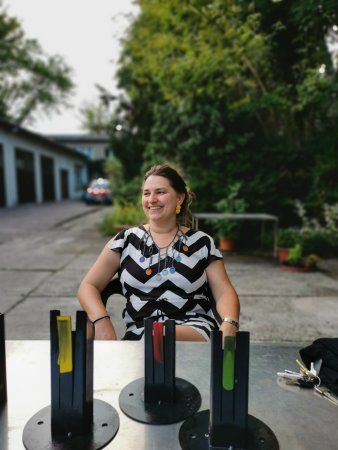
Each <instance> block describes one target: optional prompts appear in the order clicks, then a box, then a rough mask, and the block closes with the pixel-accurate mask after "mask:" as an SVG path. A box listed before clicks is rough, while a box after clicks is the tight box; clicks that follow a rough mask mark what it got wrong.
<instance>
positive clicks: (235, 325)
mask: <svg viewBox="0 0 338 450" xmlns="http://www.w3.org/2000/svg"><path fill="white" fill-rule="evenodd" d="M223 322H227V323H230V325H233V326H234V327H236V328H237V330H239V323H238V322H237V320H234V319H231V318H230V317H224V319H223Z"/></svg>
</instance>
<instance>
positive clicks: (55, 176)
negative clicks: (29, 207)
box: [0, 119, 88, 207]
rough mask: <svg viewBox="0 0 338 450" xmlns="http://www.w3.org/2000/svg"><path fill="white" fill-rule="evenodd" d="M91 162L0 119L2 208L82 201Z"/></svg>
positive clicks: (82, 156) (80, 154) (57, 144)
mask: <svg viewBox="0 0 338 450" xmlns="http://www.w3.org/2000/svg"><path fill="white" fill-rule="evenodd" d="M87 183H88V158H87V157H86V156H85V155H83V154H82V153H79V152H78V151H76V150H74V149H71V148H69V147H66V146H64V145H62V144H60V143H57V142H55V141H53V140H51V139H48V138H46V137H44V136H42V135H40V134H37V133H35V132H31V131H29V130H27V129H25V128H22V127H20V126H17V125H14V124H12V123H9V122H7V121H4V120H2V119H0V207H1V206H6V207H11V206H15V205H18V204H22V203H42V202H47V201H60V200H63V199H80V198H81V196H82V193H83V187H84V186H85V185H86V184H87Z"/></svg>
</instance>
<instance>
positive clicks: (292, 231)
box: [277, 228, 301, 248]
mask: <svg viewBox="0 0 338 450" xmlns="http://www.w3.org/2000/svg"><path fill="white" fill-rule="evenodd" d="M277 237H278V247H283V248H291V247H294V246H295V245H296V244H299V243H300V242H301V237H300V234H299V230H298V229H297V228H279V229H278V235H277Z"/></svg>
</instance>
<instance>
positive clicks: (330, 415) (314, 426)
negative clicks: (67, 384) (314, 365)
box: [0, 341, 338, 450]
mask: <svg viewBox="0 0 338 450" xmlns="http://www.w3.org/2000/svg"><path fill="white" fill-rule="evenodd" d="M302 346H303V345H297V344H292V345H291V344H290V345H289V344H285V345H278V344H268V343H267V344H260V343H251V345H250V384H249V413H250V414H251V415H253V416H255V417H257V418H258V419H260V420H262V421H263V422H264V423H265V424H266V425H268V426H269V427H270V428H271V429H272V430H273V432H274V433H275V435H276V437H277V439H278V441H279V445H280V449H281V450H286V449H288V450H318V449H321V448H323V449H325V450H336V449H337V425H338V408H337V407H336V406H335V405H333V404H331V403H330V402H329V401H328V400H325V399H324V398H322V397H320V396H319V395H318V394H316V393H315V392H314V391H313V390H312V389H305V388H299V387H295V386H292V387H291V386H286V385H285V384H282V383H281V381H280V380H279V379H278V378H277V376H276V372H277V371H283V370H284V369H291V370H297V371H298V366H297V364H296V363H295V359H296V358H299V353H298V351H299V349H300V348H301V347H302ZM6 351H7V378H8V381H7V385H8V411H7V412H8V417H7V421H8V433H6V430H0V436H1V437H0V448H1V450H22V449H24V446H23V444H22V431H23V428H24V426H25V424H26V423H27V421H28V420H29V419H30V418H31V417H32V416H33V415H34V414H35V413H36V412H38V411H39V410H40V409H42V408H44V407H45V406H47V405H49V404H50V369H49V353H50V349H49V341H7V342H6ZM176 353H177V358H176V375H177V377H180V378H184V379H186V380H188V381H190V382H191V383H193V384H194V385H195V386H196V387H197V388H198V389H199V390H200V393H201V396H202V406H201V408H200V410H203V409H208V408H209V394H210V392H209V377H210V372H209V371H210V358H209V356H210V344H209V343H197V342H194V343H183V342H179V343H177V347H176ZM143 357H144V347H143V343H142V342H124V341H115V342H113V341H109V342H108V341H98V342H95V343H94V367H95V371H94V398H97V399H101V400H104V401H106V402H108V403H110V404H111V405H112V406H113V407H114V408H115V409H116V410H117V411H118V413H119V417H120V429H119V431H118V433H117V435H116V437H115V439H114V440H113V441H112V442H111V443H110V444H109V445H108V446H107V447H105V448H107V449H115V450H129V449H134V448H135V449H136V448H137V449H139V450H142V449H144V450H168V449H170V450H180V445H179V442H178V432H179V429H180V426H181V423H177V424H174V425H163V426H162V425H144V424H141V423H138V422H135V421H133V420H131V419H129V418H128V417H126V416H125V415H124V414H123V413H122V412H121V410H120V409H119V405H118V398H119V393H120V391H121V389H122V388H123V387H125V386H126V385H127V384H128V383H130V382H131V381H133V380H134V379H136V378H140V377H143V375H144V365H143ZM5 419H6V418H5ZM5 421H6V420H5ZM6 434H8V436H6ZM1 440H2V442H1ZM7 440H8V443H6V441H7Z"/></svg>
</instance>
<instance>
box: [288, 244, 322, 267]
mask: <svg viewBox="0 0 338 450" xmlns="http://www.w3.org/2000/svg"><path fill="white" fill-rule="evenodd" d="M318 261H319V257H318V256H317V255H315V254H310V255H305V256H304V255H303V248H302V246H301V244H296V245H295V246H294V247H292V248H291V249H290V250H289V254H288V257H287V258H286V259H285V261H283V262H282V268H283V270H285V271H286V272H309V271H311V270H315V269H316V266H317V262H318Z"/></svg>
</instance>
